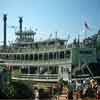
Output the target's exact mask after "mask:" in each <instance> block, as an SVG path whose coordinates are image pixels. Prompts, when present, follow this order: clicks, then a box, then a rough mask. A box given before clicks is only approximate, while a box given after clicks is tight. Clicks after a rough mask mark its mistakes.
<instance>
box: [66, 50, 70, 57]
mask: <svg viewBox="0 0 100 100" xmlns="http://www.w3.org/2000/svg"><path fill="white" fill-rule="evenodd" d="M65 58H70V51H68V50H67V51H65Z"/></svg>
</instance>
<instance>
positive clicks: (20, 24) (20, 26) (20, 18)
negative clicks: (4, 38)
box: [19, 17, 23, 32]
mask: <svg viewBox="0 0 100 100" xmlns="http://www.w3.org/2000/svg"><path fill="white" fill-rule="evenodd" d="M22 22H23V19H22V17H19V31H20V32H22Z"/></svg>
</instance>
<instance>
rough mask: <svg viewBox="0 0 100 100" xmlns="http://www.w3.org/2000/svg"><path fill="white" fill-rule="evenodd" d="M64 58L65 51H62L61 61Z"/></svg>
mask: <svg viewBox="0 0 100 100" xmlns="http://www.w3.org/2000/svg"><path fill="white" fill-rule="evenodd" d="M63 58H64V51H61V52H60V59H63Z"/></svg>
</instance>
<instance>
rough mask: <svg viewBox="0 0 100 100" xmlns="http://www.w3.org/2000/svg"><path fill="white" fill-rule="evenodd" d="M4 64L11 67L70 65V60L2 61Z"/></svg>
mask: <svg viewBox="0 0 100 100" xmlns="http://www.w3.org/2000/svg"><path fill="white" fill-rule="evenodd" d="M2 61H4V62H5V63H8V64H11V65H40V64H41V65H48V64H63V63H71V60H70V59H68V60H66V59H58V60H47V61H44V60H42V61H30V60H28V61H25V60H23V61H21V60H2Z"/></svg>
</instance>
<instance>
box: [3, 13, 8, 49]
mask: <svg viewBox="0 0 100 100" xmlns="http://www.w3.org/2000/svg"><path fill="white" fill-rule="evenodd" d="M3 20H4V48H6V31H7V30H6V26H7V22H6V21H7V15H6V14H4V16H3Z"/></svg>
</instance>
